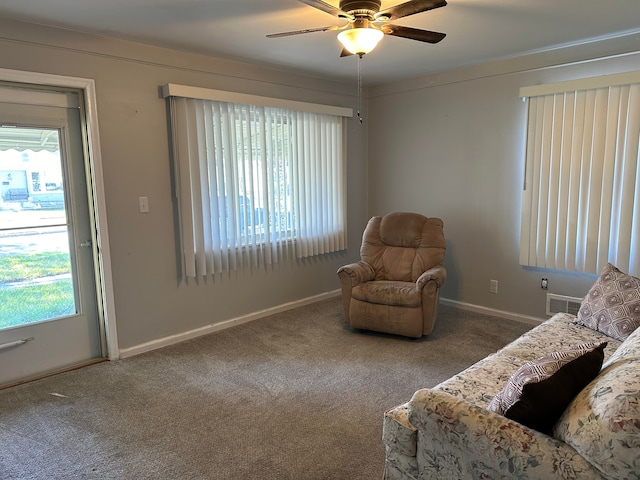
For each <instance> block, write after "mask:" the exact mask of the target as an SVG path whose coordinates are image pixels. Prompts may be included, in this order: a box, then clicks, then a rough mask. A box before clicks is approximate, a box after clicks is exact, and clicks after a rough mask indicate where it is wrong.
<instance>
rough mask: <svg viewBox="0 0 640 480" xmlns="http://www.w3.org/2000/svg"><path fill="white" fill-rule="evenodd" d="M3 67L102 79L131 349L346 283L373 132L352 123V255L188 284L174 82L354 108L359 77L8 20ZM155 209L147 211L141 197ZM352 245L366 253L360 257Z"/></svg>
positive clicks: (110, 214)
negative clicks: (167, 89)
mask: <svg viewBox="0 0 640 480" xmlns="http://www.w3.org/2000/svg"><path fill="white" fill-rule="evenodd" d="M0 31H1V32H2V34H1V37H2V38H0V66H2V67H3V68H7V69H16V70H24V71H33V72H42V73H49V74H57V75H64V76H72V77H82V78H91V79H94V80H95V84H96V92H97V113H98V121H99V128H100V141H101V151H102V164H103V173H104V188H105V196H106V208H107V218H108V226H109V234H110V248H111V260H112V262H111V263H112V265H111V266H112V272H113V288H114V297H115V311H116V320H117V331H118V340H119V344H120V348H124V349H127V348H131V347H135V346H137V345H140V344H142V343H145V342H150V341H153V340H156V339H160V338H163V337H167V336H170V335H175V334H180V333H182V332H185V331H189V330H193V329H197V328H200V327H203V326H206V325H210V324H215V323H219V322H222V321H225V320H229V319H233V318H236V317H239V316H242V315H247V314H251V313H253V312H259V311H261V310H264V309H269V308H272V307H277V306H280V305H284V304H287V303H289V302H295V301H299V300H303V299H306V298H309V297H313V296H315V295H320V294H323V293H326V292H331V291H334V290H336V289H338V288H339V282H338V278H337V276H336V273H335V272H336V270H337V269H338V267H339V266H340V265H342V264H343V263H345V259H346V258H347V257H348V256H350V257H353V255H357V252H358V249H359V244H360V236H361V232H362V228H363V226H364V224H366V220H367V218H366V183H365V182H364V181H363V179H365V178H366V129H364V128H363V127H361V126H360V125H359V123H358V122H357V121H356V120H350V121H349V127H348V178H349V192H348V219H349V221H350V223H349V231H348V237H349V247H350V251H349V255H348V254H347V253H346V252H341V253H339V254H335V255H327V256H322V257H317V258H312V259H310V260H306V261H295V260H293V261H291V262H286V263H283V264H278V265H273V266H269V268H268V271H265V269H264V268H262V269H255V270H253V271H244V272H234V273H232V274H230V275H224V276H221V277H215V278H213V277H209V278H207V279H206V280H201V281H190V282H188V283H185V282H179V281H178V275H177V269H178V266H177V260H176V236H175V218H174V213H173V208H174V207H173V199H172V194H171V178H170V159H169V146H168V125H167V105H166V101H165V100H164V99H163V98H161V96H160V94H159V88H160V87H161V86H162V85H164V84H166V83H169V82H171V83H178V84H185V85H194V86H199V87H207V88H214V89H221V90H229V91H237V92H242V93H250V94H258V95H265V96H274V97H279V98H286V99H291V100H299V101H305V102H315V103H326V104H330V105H337V106H342V107H349V108H353V107H354V106H355V104H356V99H355V98H353V95H352V94H353V90H354V89H353V85H351V84H342V83H335V82H329V81H323V80H320V79H317V78H310V77H303V76H299V75H296V74H292V73H289V72H284V71H276V70H267V69H263V68H258V67H252V66H249V65H246V64H242V63H236V62H230V61H222V60H216V59H211V58H207V57H204V56H199V55H191V54H185V53H180V52H176V51H172V50H166V49H161V48H155V47H150V46H145V45H139V44H135V43H130V42H123V41H117V40H111V39H106V38H101V37H99V36H91V35H84V34H79V33H74V32H70V31H64V30H59V29H50V28H45V27H37V26H32V25H27V24H22V23H18V22H10V21H6V20H0ZM139 196H147V197H149V207H150V213H148V214H140V213H138V197H139ZM352 252H355V254H354V253H352Z"/></svg>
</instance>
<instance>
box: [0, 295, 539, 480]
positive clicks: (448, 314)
mask: <svg viewBox="0 0 640 480" xmlns="http://www.w3.org/2000/svg"><path fill="white" fill-rule="evenodd" d="M531 327H532V325H529V324H525V323H519V322H516V321H511V320H505V319H500V318H494V317H489V316H484V315H479V314H475V313H471V312H466V311H463V310H459V309H455V308H450V307H445V306H442V307H441V309H440V314H439V318H438V322H437V324H436V328H435V330H434V332H433V334H432V335H431V336H429V337H425V338H423V339H420V340H411V339H405V338H401V337H394V336H390V335H383V334H376V333H366V332H360V331H353V330H352V329H350V328H349V327H347V326H346V325H345V324H344V320H343V316H342V310H341V303H340V299H339V298H333V299H329V300H325V301H322V302H318V303H315V304H313V305H310V306H306V307H302V308H298V309H295V310H290V311H288V312H284V313H281V314H277V315H273V316H271V317H268V318H264V319H260V320H256V321H254V322H251V323H247V324H244V325H240V326H237V327H234V328H231V329H227V330H224V331H220V332H217V333H213V334H210V335H207V336H204V337H200V338H197V339H194V340H190V341H188V342H184V343H181V344H178V345H174V346H171V347H166V348H164V349H160V350H157V351H154V352H150V353H147V354H144V355H139V356H137V357H133V358H129V359H125V360H121V361H117V362H106V363H102V364H98V365H93V366H90V367H86V368H83V369H80V370H76V371H72V372H68V373H64V374H60V375H56V376H53V377H50V378H47V379H44V380H40V381H37V382H32V383H30V384H25V385H21V386H18V387H13V388H10V389H5V390H2V391H0V478H1V479H3V480H8V479H38V480H39V479H47V480H49V479H61V480H62V479H64V480H66V479H90V480H94V479H118V480H120V479H127V480H128V479H132V480H134V479H135V480H146V479H154V480H156V479H181V480H187V479H189V480H190V479H225V480H226V479H241V480H253V479H256V480H257V479H260V480H270V479H277V480H280V479H292V480H306V479H314V480H315V479H318V480H320V479H322V480H330V479H336V480H341V479H348V480H359V479H362V480H370V479H378V478H380V477H381V475H382V468H383V463H384V446H383V444H382V441H381V435H382V416H383V413H384V411H385V410H386V409H388V408H391V407H393V406H395V405H398V404H400V403H403V402H405V401H407V400H409V399H410V398H411V395H412V394H413V392H414V391H416V390H417V389H419V388H423V387H430V386H433V385H435V384H437V383H439V382H440V381H442V380H444V379H446V378H448V377H450V376H451V375H453V374H455V373H457V372H459V371H460V370H462V369H464V368H466V367H467V366H469V365H471V364H472V363H474V362H476V361H477V360H479V359H481V358H483V357H484V356H486V355H487V354H489V353H491V352H494V351H495V350H497V349H499V348H500V347H502V346H503V345H505V344H506V343H508V342H509V341H511V340H513V339H514V338H516V337H517V336H519V335H521V334H522V333H523V332H525V331H526V330H529V329H530V328H531Z"/></svg>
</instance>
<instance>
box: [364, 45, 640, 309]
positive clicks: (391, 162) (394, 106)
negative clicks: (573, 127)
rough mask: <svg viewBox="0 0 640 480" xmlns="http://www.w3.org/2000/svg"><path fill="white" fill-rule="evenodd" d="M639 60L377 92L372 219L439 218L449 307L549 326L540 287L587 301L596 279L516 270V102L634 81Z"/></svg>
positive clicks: (628, 48) (543, 61)
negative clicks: (589, 82) (530, 90)
mask: <svg viewBox="0 0 640 480" xmlns="http://www.w3.org/2000/svg"><path fill="white" fill-rule="evenodd" d="M639 48H640V41H639V37H638V35H632V36H628V37H622V38H619V39H610V40H608V41H602V42H598V43H594V44H590V45H581V46H576V47H573V48H567V49H561V50H555V51H552V52H547V53H540V54H536V55H530V56H527V57H520V58H515V59H510V60H505V61H502V62H496V63H492V64H485V65H479V66H475V67H470V68H465V69H460V70H456V71H449V72H441V73H438V74H434V75H430V76H427V77H423V78H419V79H414V80H411V81H406V82H400V83H396V84H391V85H384V86H379V87H374V88H372V89H371V90H370V96H371V98H370V101H369V112H370V114H369V118H370V126H369V157H368V158H369V199H370V201H369V208H370V212H369V213H370V214H384V213H387V212H390V211H394V210H412V211H418V212H422V213H424V214H426V215H428V216H438V217H441V218H443V220H444V225H445V236H446V238H447V246H448V251H447V257H446V261H445V264H446V267H447V270H448V275H449V276H448V279H447V282H446V284H445V286H444V288H443V289H442V296H443V297H444V298H447V299H450V300H453V301H455V302H462V303H468V304H472V305H475V306H481V307H486V308H489V309H496V310H502V311H507V312H514V313H518V314H524V315H530V316H535V317H539V318H543V317H545V298H546V295H545V293H546V292H545V291H544V290H542V289H541V288H540V280H541V279H542V277H546V278H548V279H549V284H550V287H549V290H548V291H549V292H553V293H558V294H562V295H570V296H578V297H582V296H583V295H584V294H585V293H586V291H587V290H588V288H589V286H590V285H591V284H592V283H593V281H594V278H595V277H594V276H592V275H584V274H575V273H574V274H571V273H566V272H558V271H551V270H545V269H536V268H524V267H521V266H520V265H519V262H518V258H519V238H520V205H521V199H520V196H521V188H522V183H523V167H524V139H525V120H526V111H527V105H526V103H523V101H522V100H521V99H520V98H519V97H518V90H519V88H520V87H523V86H527V85H535V84H540V83H550V82H556V81H562V80H568V79H573V78H581V77H589V76H596V75H602V74H606V73H617V72H621V71H632V70H638V69H640V53H638V50H639ZM633 50H635V51H636V52H635V54H632V53H629V52H632V51H633ZM603 56H604V57H608V58H606V59H598V57H603ZM492 279H495V280H498V282H499V289H498V293H497V294H492V293H489V284H490V280H492Z"/></svg>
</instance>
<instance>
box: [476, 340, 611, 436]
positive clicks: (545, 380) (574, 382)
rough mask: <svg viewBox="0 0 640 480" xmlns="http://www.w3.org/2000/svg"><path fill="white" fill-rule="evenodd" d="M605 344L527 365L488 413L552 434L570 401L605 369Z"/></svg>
mask: <svg viewBox="0 0 640 480" xmlns="http://www.w3.org/2000/svg"><path fill="white" fill-rule="evenodd" d="M606 345H607V344H606V343H602V344H600V345H596V344H595V343H585V344H582V345H578V346H577V347H574V348H572V349H570V350H565V351H562V352H554V353H551V354H549V355H545V356H544V357H540V358H538V359H536V360H532V361H530V362H527V363H525V364H524V365H522V367H520V368H519V369H518V370H517V371H516V373H514V374H513V375H512V376H511V378H510V379H509V381H508V382H507V384H506V385H505V386H504V388H503V389H502V390H501V391H500V392H499V393H498V394H497V395H496V396H495V397H494V398H493V400H491V402H490V403H489V405H488V406H487V410H491V411H492V412H495V413H498V414H500V415H504V416H506V417H507V418H510V419H512V420H515V421H517V422H519V423H522V424H523V425H526V426H528V427H531V428H534V429H536V430H539V431H541V432H544V433H549V432H550V430H551V428H552V427H553V425H554V423H555V422H556V421H557V420H558V418H560V415H562V412H564V410H565V408H566V407H567V405H569V403H570V402H571V400H573V398H574V397H575V396H576V395H577V394H578V393H579V392H580V391H581V390H582V389H583V388H584V387H585V385H587V384H588V383H589V382H590V381H591V380H593V379H594V378H595V377H596V376H597V375H598V373H599V372H600V368H601V367H602V361H603V359H604V347H605V346H606Z"/></svg>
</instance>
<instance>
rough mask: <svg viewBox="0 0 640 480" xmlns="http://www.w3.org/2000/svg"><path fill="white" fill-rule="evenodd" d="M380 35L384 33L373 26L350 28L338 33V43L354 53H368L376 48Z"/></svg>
mask: <svg viewBox="0 0 640 480" xmlns="http://www.w3.org/2000/svg"><path fill="white" fill-rule="evenodd" d="M382 37H384V33H382V31H381V30H377V29H375V28H351V29H349V30H344V31H342V32H340V33H339V34H338V40H339V41H340V43H342V45H343V46H344V48H346V49H347V50H348V51H350V52H351V53H353V54H354V55H364V54H366V53H369V52H370V51H372V50H373V49H374V48H376V45H378V42H379V41H380V40H382Z"/></svg>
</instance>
